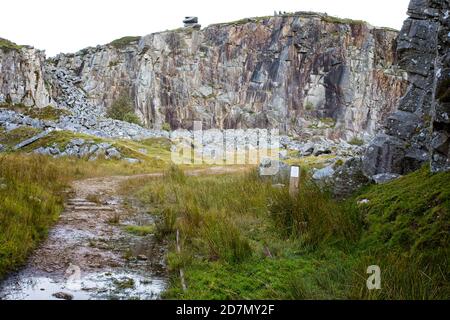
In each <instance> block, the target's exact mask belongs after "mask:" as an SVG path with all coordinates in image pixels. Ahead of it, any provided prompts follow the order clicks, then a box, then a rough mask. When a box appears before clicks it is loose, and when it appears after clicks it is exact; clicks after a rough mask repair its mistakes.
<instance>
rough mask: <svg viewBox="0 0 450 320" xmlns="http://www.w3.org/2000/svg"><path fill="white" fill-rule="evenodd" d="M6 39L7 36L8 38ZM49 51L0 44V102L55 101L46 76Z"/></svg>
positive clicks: (39, 104)
mask: <svg viewBox="0 0 450 320" xmlns="http://www.w3.org/2000/svg"><path fill="white" fill-rule="evenodd" d="M4 41H6V40H4ZM44 66H45V54H44V52H43V51H40V50H37V49H34V48H31V47H17V48H12V49H11V48H3V47H2V46H0V104H3V103H10V104H23V105H26V106H36V107H38V108H41V107H46V106H48V105H54V102H53V99H52V98H51V95H50V92H49V91H48V88H47V86H46V83H45V79H44Z"/></svg>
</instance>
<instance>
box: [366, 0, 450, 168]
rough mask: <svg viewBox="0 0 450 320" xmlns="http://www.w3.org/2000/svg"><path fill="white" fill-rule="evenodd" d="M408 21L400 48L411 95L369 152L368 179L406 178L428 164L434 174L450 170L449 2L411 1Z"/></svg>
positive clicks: (407, 96)
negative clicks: (391, 175)
mask: <svg viewBox="0 0 450 320" xmlns="http://www.w3.org/2000/svg"><path fill="white" fill-rule="evenodd" d="M408 15H409V18H408V19H407V20H406V21H405V23H404V25H403V28H402V30H401V31H400V34H399V37H398V46H397V52H398V59H399V62H398V63H399V66H400V67H401V68H402V69H404V70H406V72H408V82H409V84H408V89H407V92H406V94H405V95H404V96H403V98H402V99H401V100H400V103H399V106H398V110H397V111H396V112H394V113H393V114H392V115H390V116H389V117H388V122H387V125H386V128H385V132H384V133H383V134H380V135H378V136H377V137H376V138H375V139H374V140H373V141H372V143H371V145H370V146H369V147H368V149H367V151H366V154H365V156H364V171H365V173H366V174H367V175H368V176H374V175H377V174H382V173H395V174H406V173H409V172H411V171H414V170H417V169H418V168H420V167H421V166H422V165H424V164H425V163H426V162H428V161H431V169H432V171H433V172H438V171H443V170H448V169H450V165H449V144H450V140H449V132H450V130H449V129H450V119H449V112H450V108H449V106H450V104H449V99H450V92H449V87H450V68H449V63H450V55H449V40H450V30H449V22H450V19H449V1H448V0H412V1H411V2H410V5H409V8H408Z"/></svg>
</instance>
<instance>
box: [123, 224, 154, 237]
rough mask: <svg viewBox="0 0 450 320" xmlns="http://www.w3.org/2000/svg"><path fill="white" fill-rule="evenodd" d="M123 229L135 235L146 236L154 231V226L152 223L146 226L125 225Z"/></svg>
mask: <svg viewBox="0 0 450 320" xmlns="http://www.w3.org/2000/svg"><path fill="white" fill-rule="evenodd" d="M125 230H126V231H127V232H129V233H131V234H134V235H137V236H146V235H149V234H153V233H155V226H154V225H148V226H126V227H125Z"/></svg>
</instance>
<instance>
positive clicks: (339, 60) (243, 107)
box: [50, 13, 405, 139]
mask: <svg viewBox="0 0 450 320" xmlns="http://www.w3.org/2000/svg"><path fill="white" fill-rule="evenodd" d="M396 37H397V32H395V31H391V30H387V29H379V28H374V27H371V26H369V25H368V24H366V23H364V22H360V21H350V20H337V19H335V18H331V17H328V16H326V15H321V14H308V13H297V14H292V15H285V16H276V17H266V18H255V19H245V20H242V21H238V22H234V23H227V24H219V25H212V26H209V27H207V28H205V29H203V30H196V29H192V28H182V29H179V30H175V31H166V32H161V33H155V34H151V35H148V36H145V37H142V38H134V37H129V38H124V39H119V40H118V41H115V42H112V43H111V44H108V45H105V46H98V47H96V48H87V49H84V50H82V51H80V52H78V53H75V54H61V55H58V56H57V57H55V58H54V59H51V60H50V64H51V65H53V66H54V67H56V68H62V69H66V70H69V71H70V72H71V73H73V74H74V75H76V76H78V77H80V78H81V82H80V83H79V86H80V88H82V89H83V90H84V91H85V92H86V93H87V95H88V97H89V101H90V102H92V103H93V104H94V105H95V106H96V107H97V108H99V110H104V109H105V108H107V107H108V106H110V105H111V103H112V102H113V101H114V100H115V99H117V98H118V96H119V95H121V94H122V93H124V92H126V93H127V94H130V95H131V96H132V97H133V98H134V102H135V105H136V112H137V114H138V115H139V116H140V117H141V119H142V120H143V121H144V123H145V124H146V125H148V126H150V127H154V128H161V127H162V126H163V124H165V123H167V124H170V127H171V128H172V129H177V128H190V127H191V126H192V121H193V120H202V121H203V124H204V128H220V129H223V128H225V129H226V128H266V127H279V128H281V129H282V131H285V132H294V133H297V134H299V135H306V137H307V136H308V135H309V136H310V135H314V134H321V135H324V136H327V137H329V138H340V137H344V138H348V139H350V138H351V137H353V136H356V135H358V136H360V135H361V136H363V135H365V134H366V135H373V134H374V133H375V132H376V130H377V128H378V127H379V125H380V124H381V123H382V122H383V121H384V120H385V119H386V117H387V115H388V114H390V113H391V112H392V111H393V110H394V108H395V106H396V104H397V102H398V99H399V98H400V97H401V96H402V94H403V92H404V90H405V82H404V80H403V78H402V75H403V74H402V72H401V71H400V70H398V69H397V68H396V67H395V66H394V61H395V58H396V56H395V54H396V53H395V52H396V51H395V47H396V41H395V39H396Z"/></svg>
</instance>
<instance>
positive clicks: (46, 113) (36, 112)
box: [0, 104, 71, 121]
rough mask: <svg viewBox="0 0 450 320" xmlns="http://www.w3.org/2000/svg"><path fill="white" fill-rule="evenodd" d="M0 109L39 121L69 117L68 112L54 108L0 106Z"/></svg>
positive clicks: (16, 105) (17, 105) (20, 105)
mask: <svg viewBox="0 0 450 320" xmlns="http://www.w3.org/2000/svg"><path fill="white" fill-rule="evenodd" d="M0 109H8V110H13V111H15V112H18V113H22V114H24V115H26V116H29V117H30V118H33V119H40V120H53V121H56V120H58V119H59V118H60V117H61V116H68V115H70V114H71V113H70V111H68V110H64V109H59V108H55V107H53V106H47V107H44V108H37V107H27V106H25V105H23V104H0Z"/></svg>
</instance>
